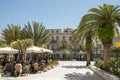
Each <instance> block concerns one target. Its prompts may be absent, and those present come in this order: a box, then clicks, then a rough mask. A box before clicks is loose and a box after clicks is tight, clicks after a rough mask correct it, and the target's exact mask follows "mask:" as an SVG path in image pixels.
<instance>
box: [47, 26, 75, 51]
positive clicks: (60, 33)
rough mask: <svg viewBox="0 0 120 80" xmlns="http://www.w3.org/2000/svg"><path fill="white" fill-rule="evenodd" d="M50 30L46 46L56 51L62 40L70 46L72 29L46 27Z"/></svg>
mask: <svg viewBox="0 0 120 80" xmlns="http://www.w3.org/2000/svg"><path fill="white" fill-rule="evenodd" d="M47 30H48V31H49V32H50V42H49V43H48V44H47V48H49V49H52V50H53V51H56V50H57V48H58V47H59V46H60V44H61V43H62V41H65V42H66V43H67V44H68V45H70V46H71V47H73V46H72V43H71V41H70V36H71V35H72V31H73V29H71V28H66V29H64V30H62V29H47Z"/></svg>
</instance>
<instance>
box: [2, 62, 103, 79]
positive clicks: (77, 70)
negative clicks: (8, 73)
mask: <svg viewBox="0 0 120 80" xmlns="http://www.w3.org/2000/svg"><path fill="white" fill-rule="evenodd" d="M85 65H86V61H85V62H84V61H59V65H58V66H57V67H55V68H54V69H51V70H48V71H47V72H41V73H37V74H30V75H29V76H25V77H1V78H0V80H103V79H101V78H100V77H99V76H98V75H97V74H95V73H94V72H93V71H91V70H90V69H89V68H87V67H85Z"/></svg>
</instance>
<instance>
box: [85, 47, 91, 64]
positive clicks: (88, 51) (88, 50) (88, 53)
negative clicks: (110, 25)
mask: <svg viewBox="0 0 120 80" xmlns="http://www.w3.org/2000/svg"><path fill="white" fill-rule="evenodd" d="M90 54H91V49H87V63H86V66H89V65H90V64H91V62H90V61H91V60H90V58H91V56H90Z"/></svg>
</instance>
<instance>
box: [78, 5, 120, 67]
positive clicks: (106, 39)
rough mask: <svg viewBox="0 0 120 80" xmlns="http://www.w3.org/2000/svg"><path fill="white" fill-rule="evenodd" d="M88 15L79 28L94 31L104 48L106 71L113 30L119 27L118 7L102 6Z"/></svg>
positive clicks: (83, 18)
mask: <svg viewBox="0 0 120 80" xmlns="http://www.w3.org/2000/svg"><path fill="white" fill-rule="evenodd" d="M89 12H90V13H88V14H86V15H84V16H83V17H82V20H81V22H80V25H79V26H82V27H86V30H89V29H90V30H91V29H93V30H94V31H96V33H97V36H98V38H99V39H100V40H101V42H102V44H103V48H104V64H103V68H105V69H107V67H108V60H109V59H110V48H111V45H112V40H113V38H114V35H115V34H114V30H117V29H118V26H119V25H120V7H119V6H114V5H107V4H104V5H103V6H99V7H98V8H92V9H90V10H89Z"/></svg>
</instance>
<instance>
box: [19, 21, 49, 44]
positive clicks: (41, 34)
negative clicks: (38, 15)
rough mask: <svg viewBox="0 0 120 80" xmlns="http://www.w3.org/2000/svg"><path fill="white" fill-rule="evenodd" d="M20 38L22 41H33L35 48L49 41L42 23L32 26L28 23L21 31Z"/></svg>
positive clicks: (35, 23) (47, 33) (34, 23)
mask: <svg viewBox="0 0 120 80" xmlns="http://www.w3.org/2000/svg"><path fill="white" fill-rule="evenodd" d="M21 36H22V38H23V39H33V41H34V45H35V46H42V45H43V44H45V43H47V42H48V41H49V32H48V31H47V30H45V27H44V25H43V24H42V23H41V24H39V23H37V22H33V24H32V25H31V24H30V23H29V22H28V24H27V25H25V28H23V29H22V31H21Z"/></svg>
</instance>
